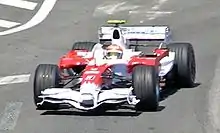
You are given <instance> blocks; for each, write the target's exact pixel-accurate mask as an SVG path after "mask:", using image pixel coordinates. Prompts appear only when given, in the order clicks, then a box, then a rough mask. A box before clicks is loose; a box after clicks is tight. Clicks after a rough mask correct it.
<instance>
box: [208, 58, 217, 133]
mask: <svg viewBox="0 0 220 133" xmlns="http://www.w3.org/2000/svg"><path fill="white" fill-rule="evenodd" d="M219 81H220V59H219V60H218V62H217V65H216V70H215V76H214V78H213V81H212V86H211V89H210V91H209V107H208V109H209V111H208V114H209V124H210V125H207V126H209V127H208V128H207V130H208V131H207V133H219V132H220V83H219Z"/></svg>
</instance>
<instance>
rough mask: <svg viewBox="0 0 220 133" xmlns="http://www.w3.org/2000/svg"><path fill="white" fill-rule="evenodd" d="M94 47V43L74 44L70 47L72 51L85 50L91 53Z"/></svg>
mask: <svg viewBox="0 0 220 133" xmlns="http://www.w3.org/2000/svg"><path fill="white" fill-rule="evenodd" d="M95 45H96V42H76V43H74V44H73V46H72V50H77V49H85V50H88V51H92V49H93V47H94V46H95Z"/></svg>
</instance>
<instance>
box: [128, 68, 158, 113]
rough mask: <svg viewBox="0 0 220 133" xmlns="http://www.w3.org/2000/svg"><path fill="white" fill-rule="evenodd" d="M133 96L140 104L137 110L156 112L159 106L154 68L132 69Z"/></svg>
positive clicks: (156, 74)
mask: <svg viewBox="0 0 220 133" xmlns="http://www.w3.org/2000/svg"><path fill="white" fill-rule="evenodd" d="M132 81H133V88H134V94H135V95H136V98H137V99H139V100H140V102H139V103H138V104H137V105H136V108H137V109H138V110H152V111H156V110H157V108H158V105H159V77H158V70H157V69H156V67H155V66H145V65H138V66H136V67H135V68H134V69H133V73H132Z"/></svg>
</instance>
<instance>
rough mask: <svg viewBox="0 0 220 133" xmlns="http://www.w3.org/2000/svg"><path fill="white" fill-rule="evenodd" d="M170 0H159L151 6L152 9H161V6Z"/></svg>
mask: <svg viewBox="0 0 220 133" xmlns="http://www.w3.org/2000/svg"><path fill="white" fill-rule="evenodd" d="M167 1H168V0H158V1H157V2H156V4H155V5H154V6H153V7H152V8H151V9H152V10H159V9H160V7H161V6H162V5H163V4H164V3H165V2H167Z"/></svg>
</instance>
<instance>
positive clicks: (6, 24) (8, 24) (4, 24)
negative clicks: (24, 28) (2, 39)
mask: <svg viewBox="0 0 220 133" xmlns="http://www.w3.org/2000/svg"><path fill="white" fill-rule="evenodd" d="M17 25H20V23H17V22H12V21H8V20H2V19H0V27H3V28H12V27H14V26H17Z"/></svg>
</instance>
